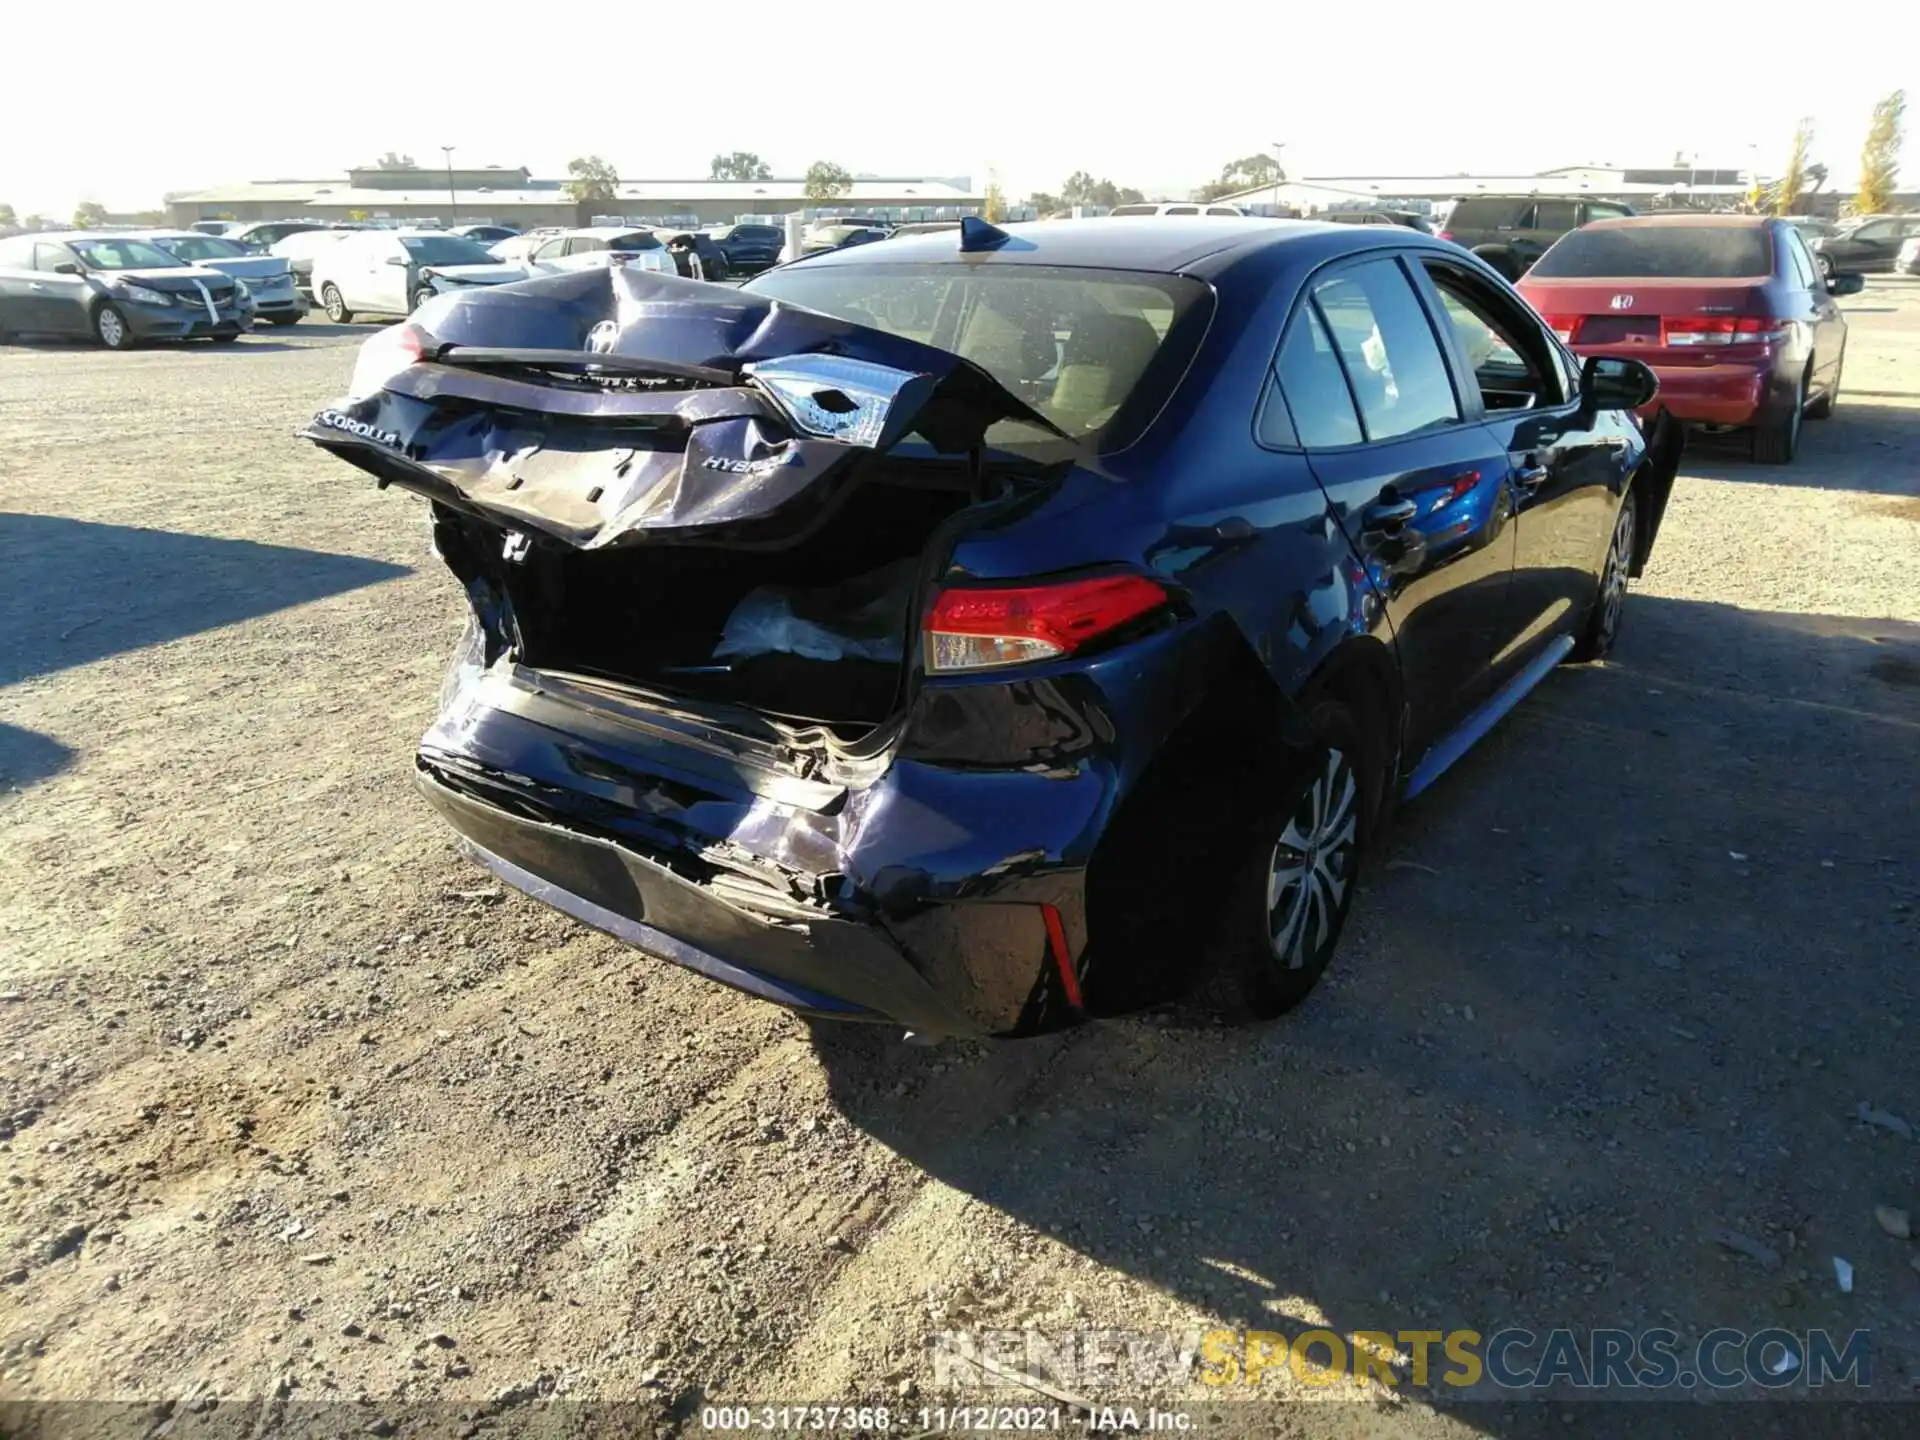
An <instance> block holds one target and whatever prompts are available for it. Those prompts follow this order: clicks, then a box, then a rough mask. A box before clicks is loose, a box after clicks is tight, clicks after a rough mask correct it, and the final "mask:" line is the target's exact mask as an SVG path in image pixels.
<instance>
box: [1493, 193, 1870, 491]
mask: <svg viewBox="0 0 1920 1440" xmlns="http://www.w3.org/2000/svg"><path fill="white" fill-rule="evenodd" d="M1863 284H1864V282H1863V281H1862V279H1861V277H1860V276H1858V275H1846V274H1841V275H1836V276H1834V277H1833V278H1832V279H1831V280H1827V279H1823V278H1822V276H1821V274H1820V269H1819V267H1818V266H1817V265H1816V264H1815V263H1814V260H1813V256H1812V254H1811V253H1810V252H1809V251H1808V249H1807V247H1806V242H1805V241H1803V240H1802V239H1801V238H1800V235H1799V232H1798V231H1796V230H1795V229H1794V228H1793V226H1791V225H1789V224H1787V223H1786V222H1785V221H1784V220H1775V219H1771V218H1768V217H1765V216H1756V215H1639V216H1634V217H1633V218H1631V219H1626V220H1601V221H1596V222H1595V223H1593V224H1591V225H1588V226H1586V227H1584V228H1583V229H1579V230H1573V231H1570V232H1568V233H1567V234H1566V235H1564V236H1562V237H1561V238H1560V239H1559V241H1557V242H1556V243H1555V244H1554V246H1553V248H1552V249H1550V250H1548V251H1547V253H1546V254H1545V255H1543V256H1541V257H1540V259H1539V261H1538V262H1537V263H1536V264H1535V265H1534V267H1533V268H1532V269H1531V270H1529V271H1528V272H1527V273H1526V275H1525V276H1524V277H1522V279H1521V280H1520V283H1519V289H1520V293H1521V294H1522V295H1524V296H1526V297H1527V299H1528V300H1529V301H1530V302H1531V303H1532V305H1533V308H1534V309H1536V310H1538V311H1539V312H1540V313H1541V315H1542V316H1544V317H1545V318H1546V321H1547V323H1548V324H1549V325H1551V326H1553V328H1554V330H1555V331H1557V332H1558V333H1559V335H1560V338H1561V339H1563V340H1565V341H1566V342H1567V343H1568V344H1569V345H1571V346H1572V347H1573V348H1574V350H1575V351H1576V352H1578V353H1579V354H1580V355H1582V356H1586V355H1625V356H1631V357H1632V358H1633V359H1635V360H1640V361H1643V362H1644V363H1646V364H1647V365H1650V366H1652V367H1653V372H1654V374H1656V375H1657V376H1659V377H1660V394H1659V396H1658V397H1657V399H1656V400H1655V401H1654V408H1656V409H1657V408H1661V407H1664V408H1665V409H1666V410H1667V411H1668V413H1670V414H1671V415H1673V416H1674V417H1675V418H1677V419H1681V420H1688V421H1693V422H1695V423H1697V424H1703V425H1713V426H1725V427H1741V428H1746V429H1750V430H1751V431H1752V432H1753V458H1754V459H1756V460H1760V461H1763V462H1765V463H1767V464H1772V465H1785V464H1786V463H1788V462H1789V461H1790V460H1792V459H1793V455H1794V451H1795V450H1796V449H1797V448H1798V447H1799V443H1800V422H1801V419H1802V417H1806V416H1810V417H1812V418H1814V419H1823V418H1825V417H1826V416H1827V415H1828V414H1830V413H1832V410H1833V403H1834V401H1835V400H1836V399H1837V398H1838V397H1839V394H1840V364H1841V360H1842V358H1843V356H1844V355H1845V352H1846V347H1847V322H1846V320H1845V319H1844V318H1843V317H1842V316H1841V313H1840V307H1839V306H1837V305H1835V304H1834V303H1833V298H1834V296H1836V295H1852V294H1856V293H1858V292H1859V290H1860V288H1861V286H1862V285H1863Z"/></svg>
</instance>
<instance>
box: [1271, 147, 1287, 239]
mask: <svg viewBox="0 0 1920 1440" xmlns="http://www.w3.org/2000/svg"><path fill="white" fill-rule="evenodd" d="M1272 143H1273V215H1274V218H1275V219H1276V220H1277V219H1279V218H1280V186H1281V183H1282V182H1283V181H1284V180H1285V179H1286V178H1287V172H1286V169H1285V168H1284V167H1283V166H1282V165H1281V164H1280V152H1281V151H1282V150H1284V149H1286V148H1287V142H1286V141H1284V140H1275V141H1273V142H1272Z"/></svg>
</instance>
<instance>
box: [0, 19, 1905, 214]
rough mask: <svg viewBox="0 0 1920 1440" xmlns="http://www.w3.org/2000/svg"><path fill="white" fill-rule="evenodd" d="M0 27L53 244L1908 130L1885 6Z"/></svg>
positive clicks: (1749, 153) (1746, 161)
mask: <svg viewBox="0 0 1920 1440" xmlns="http://www.w3.org/2000/svg"><path fill="white" fill-rule="evenodd" d="M1769 9H1773V10H1774V13H1775V14H1776V15H1777V17H1778V18H1777V20H1775V21H1773V22H1769V21H1768V20H1767V19H1766V18H1765V17H1766V15H1767V14H1768V12H1769ZM10 11H11V13H9V15H8V17H7V18H6V20H5V21H4V22H0V38H3V39H4V47H5V52H6V59H5V62H4V78H0V201H6V202H9V203H11V204H12V205H14V207H15V208H16V209H17V210H18V211H19V212H20V213H22V214H27V213H30V212H41V213H46V214H49V215H52V216H57V217H65V216H66V215H69V214H71V212H72V209H73V206H74V205H75V203H76V202H78V201H79V200H81V199H93V200H98V201H100V202H102V203H103V204H105V205H107V206H108V207H109V208H110V209H114V210H122V209H136V208H144V207H148V206H155V205H158V204H159V202H160V197H161V194H162V193H163V192H165V191H168V190H190V189H195V188H199V187H202V186H207V185H212V184H217V183H219V182H221V181H232V180H244V179H270V178H274V177H300V178H304V177H309V176H325V175H337V174H340V173H341V172H342V171H344V170H345V169H346V167H347V166H349V165H356V164H367V163H370V162H371V161H372V159H373V158H374V157H376V156H378V155H379V154H381V153H382V152H383V151H386V150H390V149H391V150H398V151H401V152H402V153H407V154H411V155H413V156H415V157H416V158H417V159H419V160H420V161H421V162H422V163H428V162H431V163H434V164H438V163H440V160H441V153H440V147H441V146H442V145H453V146H455V147H457V148H456V150H455V157H454V158H455V162H456V163H457V164H460V165H464V166H480V165H487V164H499V165H503V166H509V167H511V166H516V165H525V166H527V167H528V168H530V169H531V170H532V171H533V172H534V173H535V174H536V175H544V176H554V175H558V174H560V173H562V172H563V171H564V169H565V165H566V162H567V160H568V159H569V158H570V157H571V156H574V155H579V154H584V153H597V154H600V155H604V156H606V157H607V158H608V159H609V160H611V161H612V162H613V163H614V165H615V167H616V168H617V169H618V171H619V173H620V174H621V175H622V176H624V177H630V178H634V179H642V178H667V177H674V178H682V177H696V176H703V175H705V174H706V173H707V162H708V159H709V157H711V156H712V155H713V153H714V152H716V151H731V150H736V149H739V150H752V151H755V152H757V153H758V154H760V155H761V156H763V157H764V158H765V159H766V160H767V162H768V163H769V164H771V165H772V166H773V168H774V172H775V173H776V174H782V175H787V174H798V173H800V172H801V171H802V170H804V169H805V168H806V166H807V165H808V164H809V163H810V162H812V161H814V160H821V159H824V160H831V161H834V162H835V163H837V164H840V165H843V166H845V167H846V168H847V169H848V170H851V171H855V172H867V173H872V174H882V175H930V176H931V175H968V174H970V175H973V176H974V177H976V179H977V180H979V181H980V182H981V183H984V179H985V176H986V175H987V173H988V172H989V171H990V170H991V171H992V172H994V173H996V174H997V175H998V178H999V180H1000V182H1001V185H1002V186H1003V188H1004V189H1005V191H1006V193H1007V194H1008V195H1009V196H1010V197H1019V196H1022V195H1025V194H1026V193H1028V192H1029V191H1031V190H1034V189H1046V190H1058V188H1059V184H1060V181H1061V180H1062V179H1063V178H1064V177H1065V176H1066V175H1067V174H1068V173H1070V172H1071V171H1073V170H1076V169H1086V170H1089V171H1091V172H1092V173H1093V174H1094V175H1095V176H1096V177H1100V176H1105V177H1108V178H1111V179H1112V180H1114V181H1116V182H1117V183H1119V184H1122V185H1135V186H1138V187H1140V188H1141V189H1143V190H1145V191H1147V192H1148V193H1149V194H1150V195H1152V194H1156V193H1161V192H1164V193H1167V194H1169V195H1182V196H1183V195H1184V194H1185V193H1186V191H1187V190H1188V189H1190V188H1191V187H1192V186H1194V185H1197V184H1199V183H1201V182H1202V181H1205V180H1207V179H1209V178H1212V177H1213V176H1214V175H1215V174H1216V173H1217V172H1218V170H1219V168H1220V166H1221V165H1222V163H1224V162H1225V161H1227V160H1230V159H1233V158H1235V157H1237V156H1241V155H1245V154H1248V153H1250V152H1255V151H1260V150H1270V149H1271V148H1272V145H1273V142H1275V141H1285V142H1286V148H1285V149H1284V151H1283V152H1282V154H1281V159H1282V162H1283V163H1284V164H1285V166H1286V168H1287V171H1288V173H1289V174H1290V175H1302V174H1338V173H1347V174H1356V173H1360V174H1364V173H1373V174H1450V173H1453V172H1456V171H1473V172H1478V173H1485V172H1489V171H1523V172H1524V171H1532V170H1537V169H1543V168H1546V167H1548V166H1556V165H1575V164H1585V163H1590V162H1591V163H1608V162H1611V163H1614V164H1618V165H1629V164H1633V165H1665V164H1668V163H1670V162H1671V160H1672V158H1673V155H1674V153H1675V152H1676V151H1677V150H1685V151H1688V152H1693V151H1697V152H1698V153H1699V157H1700V163H1701V165H1702V166H1704V167H1712V166H1720V167H1726V168H1736V169H1746V168H1748V167H1750V166H1753V165H1755V164H1757V165H1758V167H1759V168H1760V169H1761V171H1762V172H1763V173H1766V174H1777V173H1779V170H1780V168H1781V165H1782V163H1783V162H1784V160H1785V158H1786V153H1787V149H1788V145H1789V142H1790V140H1791V137H1792V133H1793V127H1794V124H1795V122H1796V120H1798V119H1799V117H1801V116H1803V115H1810V116H1812V117H1813V119H1814V122H1815V125H1816V138H1815V143H1814V152H1813V158H1814V159H1815V160H1820V161H1824V162H1826V164H1827V165H1828V166H1829V167H1830V169H1831V171H1832V176H1833V182H1834V183H1835V184H1836V185H1838V186H1840V187H1843V188H1850V187H1851V185H1852V182H1853V179H1854V176H1855V174H1856V170H1857V162H1858V157H1859V153H1860V144H1861V141H1862V139H1863V138H1864V136H1865V133H1866V127H1867V120H1868V115H1869V112H1870V111H1871V109H1872V107H1873V104H1874V102H1875V100H1877V99H1879V98H1880V97H1881V96H1884V95H1885V94H1887V92H1889V91H1891V90H1893V89H1895V88H1896V87H1900V86H1904V87H1905V88H1906V89H1907V91H1908V94H1909V96H1910V97H1911V100H1912V111H1913V116H1914V118H1913V119H1911V120H1910V122H1909V129H1910V130H1911V129H1912V128H1913V127H1914V126H1916V125H1920V11H1916V9H1915V7H1914V6H1913V4H1912V3H1911V0H1859V3H1855V4H1849V5H1836V6H1809V5H1805V4H1800V5H1782V6H1779V7H1767V6H1754V5H1746V6H1730V5H1728V4H1726V3H1724V0H1723V3H1720V4H1709V3H1704V0H1666V3H1664V4H1661V5H1659V6H1656V7H1651V8H1648V7H1642V8H1639V9H1631V10H1623V9H1621V8H1620V7H1619V6H1611V5H1592V4H1575V3H1557V4H1531V5H1522V6H1514V7H1506V8H1504V9H1503V8H1502V7H1499V6H1487V5H1465V6H1457V5H1448V6H1444V7H1442V6H1438V5H1433V4H1405V3H1398V0H1356V3H1332V4H1317V5H1309V6H1304V7H1303V6H1299V5H1284V6H1274V7H1270V8H1245V7H1223V6H1220V5H1217V4H1216V5H1204V6H1202V5H1183V4H1169V3H1166V0H1161V3H1157V4H1153V5H1139V4H1123V3H1110V4H1102V5H1091V4H1081V5H1071V4H1064V3H1058V0H949V3H944V4H935V3H927V0H917V3H916V0H804V3H797V4H791V5H786V6H780V5H772V4H765V3H761V0H724V3H713V4H702V3H699V0H693V3H688V0H618V3H615V4H604V3H594V0H560V3H538V0H508V3H498V0H462V3H460V4H457V5H436V6H423V5H417V4H408V3H404V0H388V3H367V0H328V3H326V4H315V5H304V4H303V5H291V6H259V7H255V6H247V7H240V8H234V7H230V6H212V7H199V6H192V5H188V6H181V7H164V6H163V7H158V8H156V7H155V6H154V5H153V3H152V0H141V3H140V4H137V5H135V4H128V3H124V0H92V3H89V4H88V5H87V6H86V7H85V8H84V12H81V11H69V10H66V9H64V8H63V7H61V6H58V5H47V4H29V3H21V4H18V5H15V6H13V7H10ZM1716 16H1718V17H1719V18H1716ZM76 27H77V28H76ZM1821 27H1827V28H1825V29H1824V30H1823V29H1822V28H1821ZM296 47H297V48H296ZM34 57H39V58H38V59H37V60H36V59H35V58H34ZM334 57H342V58H334ZM1750 147H1753V148H1750ZM1906 155H1907V160H1906V165H1905V168H1904V170H1903V175H1902V179H1903V183H1904V184H1905V185H1907V186H1913V185H1916V184H1920V141H1911V142H1910V143H1909V144H1908V146H1907V151H1906Z"/></svg>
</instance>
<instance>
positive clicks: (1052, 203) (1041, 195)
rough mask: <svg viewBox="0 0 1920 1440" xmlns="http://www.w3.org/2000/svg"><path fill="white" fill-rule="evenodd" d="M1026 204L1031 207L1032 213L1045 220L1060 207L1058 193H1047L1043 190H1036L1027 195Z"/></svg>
mask: <svg viewBox="0 0 1920 1440" xmlns="http://www.w3.org/2000/svg"><path fill="white" fill-rule="evenodd" d="M1027 204H1029V205H1031V206H1032V207H1033V213H1034V214H1035V215H1038V216H1039V217H1040V218H1041V219H1042V220H1045V219H1046V218H1047V217H1048V216H1049V215H1051V214H1053V213H1054V211H1056V210H1058V209H1059V208H1060V197H1059V196H1058V195H1049V194H1048V193H1047V192H1046V191H1044V190H1036V191H1034V192H1033V193H1032V194H1031V195H1029V196H1027Z"/></svg>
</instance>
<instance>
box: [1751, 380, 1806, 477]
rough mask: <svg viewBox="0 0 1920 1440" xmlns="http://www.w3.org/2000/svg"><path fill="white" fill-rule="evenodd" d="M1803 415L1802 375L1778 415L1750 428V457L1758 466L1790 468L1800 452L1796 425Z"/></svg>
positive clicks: (1804, 402) (1804, 390) (1804, 412)
mask: <svg viewBox="0 0 1920 1440" xmlns="http://www.w3.org/2000/svg"><path fill="white" fill-rule="evenodd" d="M1806 413H1807V377H1806V376H1805V375H1802V376H1801V377H1800V378H1799V379H1798V380H1796V381H1795V382H1794V386H1793V398H1792V399H1791V400H1789V401H1788V402H1787V405H1786V407H1785V408H1784V409H1783V410H1782V411H1781V412H1780V414H1779V415H1778V416H1777V417H1775V418H1774V419H1772V420H1768V421H1765V422H1764V423H1762V424H1760V425H1758V426H1756V427H1754V432H1753V458H1754V459H1755V460H1756V461H1757V462H1758V463H1760V464H1762V465H1791V464H1792V463H1793V457H1794V456H1795V455H1796V454H1798V453H1799V450H1800V423H1801V420H1802V419H1803V417H1804V416H1805V415H1806Z"/></svg>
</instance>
